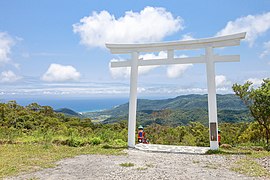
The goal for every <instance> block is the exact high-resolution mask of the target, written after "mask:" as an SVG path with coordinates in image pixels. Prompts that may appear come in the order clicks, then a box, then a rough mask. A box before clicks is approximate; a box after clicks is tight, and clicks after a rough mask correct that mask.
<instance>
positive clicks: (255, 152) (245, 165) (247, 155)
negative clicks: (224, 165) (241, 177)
mask: <svg viewBox="0 0 270 180" xmlns="http://www.w3.org/2000/svg"><path fill="white" fill-rule="evenodd" d="M206 154H220V155H244V156H243V158H241V159H240V160H237V161H236V162H235V163H234V164H233V165H232V167H231V170H233V171H235V172H238V173H241V174H245V175H247V176H252V177H270V173H269V171H268V170H267V169H265V168H264V167H262V166H261V165H260V164H258V163H257V162H256V159H259V158H264V157H270V152H269V151H265V150H263V148H260V147H252V146H250V147H233V148H231V149H222V148H220V149H219V150H209V151H208V152H207V153H206Z"/></svg>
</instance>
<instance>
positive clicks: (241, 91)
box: [232, 78, 270, 147]
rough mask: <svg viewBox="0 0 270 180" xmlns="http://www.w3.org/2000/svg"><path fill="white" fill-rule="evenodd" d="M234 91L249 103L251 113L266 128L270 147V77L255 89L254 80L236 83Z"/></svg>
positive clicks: (266, 136)
mask: <svg viewBox="0 0 270 180" xmlns="http://www.w3.org/2000/svg"><path fill="white" fill-rule="evenodd" d="M232 88H233V91H234V92H235V94H236V95H237V96H239V97H240V99H242V100H243V101H244V103H245V104H246V105H247V107H248V108H249V110H250V113H251V115H252V116H253V117H254V119H255V120H256V121H257V122H258V123H259V125H260V126H261V127H263V129H264V130H265V138H266V143H267V146H268V147H269V146H270V144H269V138H270V79H269V78H268V79H264V80H263V82H262V84H261V86H260V87H258V88H257V89H255V88H254V87H253V86H252V82H249V81H247V82H246V83H245V84H244V85H239V84H234V85H233V87H232Z"/></svg>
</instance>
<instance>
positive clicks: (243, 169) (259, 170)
mask: <svg viewBox="0 0 270 180" xmlns="http://www.w3.org/2000/svg"><path fill="white" fill-rule="evenodd" d="M231 170H233V171H236V172H239V173H241V174H245V175H248V176H252V177H262V176H263V177H270V173H269V172H268V171H267V170H266V169H264V168H263V167H262V166H261V165H259V164H258V163H257V162H255V161H254V160H252V159H250V158H245V159H240V160H238V161H236V163H235V165H234V166H233V167H232V168H231Z"/></svg>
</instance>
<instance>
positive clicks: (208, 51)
mask: <svg viewBox="0 0 270 180" xmlns="http://www.w3.org/2000/svg"><path fill="white" fill-rule="evenodd" d="M245 35H246V33H239V34H234V35H228V36H222V37H214V38H208V39H199V40H191V41H176V42H167V43H150V44H106V46H107V48H109V49H110V50H111V52H112V53H114V54H131V55H132V59H131V61H120V62H111V66H112V67H131V75H130V99H129V120H128V146H129V147H135V130H136V110H137V80H138V67H139V66H153V65H170V64H189V63H205V64H206V73H207V88H208V116H209V129H210V131H209V136H210V149H212V150H216V149H218V138H217V134H218V130H217V129H218V121H217V101H216V82H215V62H238V61H240V56H239V55H223V56H219V55H215V54H214V51H213V48H219V47H226V46H237V45H240V40H241V39H244V38H245ZM202 48H203V49H205V55H204V56H200V57H188V58H175V57H174V50H190V49H202ZM157 51H166V52H167V58H165V59H151V60H147V61H145V60H141V59H140V60H139V53H140V52H157Z"/></svg>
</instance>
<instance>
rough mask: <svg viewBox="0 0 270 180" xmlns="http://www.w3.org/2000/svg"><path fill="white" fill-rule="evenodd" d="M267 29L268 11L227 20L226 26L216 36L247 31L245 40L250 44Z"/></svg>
mask: <svg viewBox="0 0 270 180" xmlns="http://www.w3.org/2000/svg"><path fill="white" fill-rule="evenodd" d="M269 29H270V12H268V13H264V14H259V15H248V16H245V17H240V18H238V19H236V20H235V21H229V22H228V23H227V25H226V27H225V28H224V29H222V30H221V31H219V32H218V33H217V36H223V35H229V34H234V33H240V32H247V35H246V39H245V40H246V41H247V42H248V43H249V45H250V46H252V45H253V43H254V41H255V40H256V39H257V37H258V36H260V35H262V34H263V33H265V32H266V31H268V30H269Z"/></svg>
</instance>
